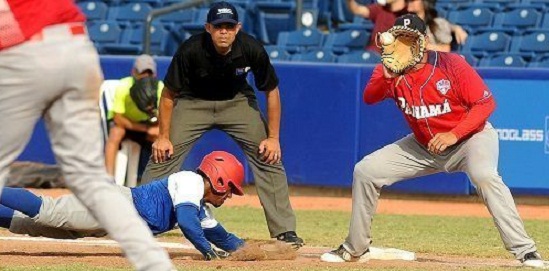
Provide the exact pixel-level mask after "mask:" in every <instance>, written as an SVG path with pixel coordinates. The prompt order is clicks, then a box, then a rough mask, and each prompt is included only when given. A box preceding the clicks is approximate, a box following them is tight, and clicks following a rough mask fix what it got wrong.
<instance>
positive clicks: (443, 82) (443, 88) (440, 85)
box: [437, 79, 450, 95]
mask: <svg viewBox="0 0 549 271" xmlns="http://www.w3.org/2000/svg"><path fill="white" fill-rule="evenodd" d="M437 90H438V91H439V92H440V93H442V95H446V93H448V90H450V80H447V79H440V80H438V82H437Z"/></svg>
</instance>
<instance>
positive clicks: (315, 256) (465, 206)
mask: <svg viewBox="0 0 549 271" xmlns="http://www.w3.org/2000/svg"><path fill="white" fill-rule="evenodd" d="M34 192H35V193H38V194H47V195H52V196H58V195H62V194H66V193H67V191H66V190H63V189H48V190H34ZM291 201H292V205H293V207H294V209H297V210H338V211H350V210H351V199H350V198H346V197H309V196H295V197H292V198H291ZM226 204H227V205H228V206H251V207H257V208H260V203H259V200H258V198H257V196H256V195H246V196H243V197H233V198H232V199H231V200H229V201H228V202H227V203H226ZM403 206H406V208H403ZM518 209H519V212H520V214H521V216H522V218H524V219H546V220H549V206H543V205H541V206H534V205H519V206H518ZM378 213H383V214H419V215H446V216H473V217H488V216H489V215H490V214H489V213H488V211H487V210H486V208H485V207H484V205H482V204H481V203H474V202H473V203H470V202H443V201H421V200H401V199H382V200H381V201H380V204H379V206H378ZM12 238H13V239H12ZM16 238H18V239H16ZM21 238H22V236H17V235H13V234H11V233H9V232H7V231H5V230H4V231H0V267H1V266H51V265H59V264H62V263H83V264H88V265H92V266H100V267H129V265H128V262H127V261H126V259H125V258H124V257H123V256H122V255H121V253H120V249H119V248H118V247H117V246H116V245H113V244H102V243H98V242H97V240H98V239H94V238H92V239H83V240H84V242H74V243H65V242H57V241H55V242H52V241H51V240H49V241H47V245H46V244H45V243H46V241H44V240H38V241H36V239H35V238H34V239H33V241H29V240H27V239H21ZM14 239H15V240H14ZM100 240H101V239H100ZM329 249H330V248H319V247H308V246H306V247H304V248H302V249H300V250H299V256H298V258H297V259H296V260H293V261H261V262H234V261H219V262H216V263H215V265H216V266H217V267H218V269H225V268H235V269H238V268H239V267H246V268H254V269H256V268H257V269H258V270H259V269H269V270H281V269H286V270H287V269H291V270H299V269H300V268H303V269H309V268H314V267H318V268H323V269H325V268H327V269H332V268H334V269H335V268H337V267H338V266H342V265H341V264H327V263H322V262H320V261H319V257H320V255H321V254H322V253H324V252H326V251H327V250H329ZM168 251H169V253H170V256H171V258H172V259H173V261H174V263H175V264H176V265H177V266H179V267H185V268H186V269H187V268H188V269H194V268H199V267H207V266H210V267H211V266H212V263H208V262H204V261H202V260H200V259H201V255H200V254H199V253H198V252H197V251H196V250H194V249H189V248H188V247H187V248H168ZM416 256H417V258H418V259H417V261H413V262H406V261H381V260H371V261H370V262H368V263H367V265H364V264H360V263H345V264H344V265H343V266H345V267H347V268H361V267H368V268H399V267H406V268H413V269H421V270H442V269H452V270H455V269H463V268H476V267H503V268H506V267H515V266H519V263H518V262H517V261H514V260H512V259H478V258H463V257H452V256H438V255H429V254H416ZM0 269H1V268H0Z"/></svg>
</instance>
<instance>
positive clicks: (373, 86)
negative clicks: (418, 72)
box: [363, 64, 393, 104]
mask: <svg viewBox="0 0 549 271" xmlns="http://www.w3.org/2000/svg"><path fill="white" fill-rule="evenodd" d="M392 85H393V79H387V78H385V76H383V67H382V66H381V64H378V65H377V66H376V67H375V69H374V71H373V72H372V77H370V81H368V84H367V85H366V87H365V88H364V94H363V99H364V102H365V103H367V104H375V103H377V102H380V101H383V100H384V99H385V98H387V97H392V96H393V95H392V94H393V92H392Z"/></svg>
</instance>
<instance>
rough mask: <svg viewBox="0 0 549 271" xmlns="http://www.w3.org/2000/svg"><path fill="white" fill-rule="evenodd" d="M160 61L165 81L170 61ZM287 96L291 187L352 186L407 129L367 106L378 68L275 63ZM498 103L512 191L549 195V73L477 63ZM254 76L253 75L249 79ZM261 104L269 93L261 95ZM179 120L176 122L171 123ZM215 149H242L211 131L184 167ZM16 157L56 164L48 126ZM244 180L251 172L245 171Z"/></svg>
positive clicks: (105, 60)
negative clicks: (365, 92)
mask: <svg viewBox="0 0 549 271" xmlns="http://www.w3.org/2000/svg"><path fill="white" fill-rule="evenodd" d="M157 60H158V71H159V77H160V78H163V76H164V74H165V72H166V69H167V67H168V65H169V61H170V58H168V57H160V58H157ZM132 63H133V58H132V57H122V56H116V57H115V56H102V57H101V64H102V67H103V71H104V74H105V78H106V79H118V78H121V77H124V76H127V75H128V74H129V72H130V69H131V66H132ZM274 65H275V68H276V70H277V73H278V75H279V77H280V90H281V99H282V109H283V110H282V111H283V116H282V127H281V143H282V147H283V154H284V165H285V167H286V171H287V174H288V182H289V183H290V184H293V185H307V186H328V187H350V186H351V184H352V172H353V167H354V165H355V163H356V162H357V161H359V160H360V159H362V157H364V156H365V155H367V154H369V153H371V152H372V151H374V150H376V149H378V148H380V147H382V146H384V145H386V144H389V143H391V142H393V141H395V140H397V139H399V138H402V137H403V136H405V135H407V134H408V133H410V130H409V128H408V127H407V125H406V123H405V122H404V119H403V117H402V116H401V113H400V111H399V110H398V109H397V108H396V106H395V105H394V103H393V102H391V101H385V102H382V103H380V104H378V105H374V106H367V105H365V104H363V103H362V89H363V87H364V85H365V84H366V82H367V80H368V79H369V78H370V75H371V72H372V70H373V66H371V65H355V64H348V65H342V64H314V63H294V62H292V63H290V62H275V63H274ZM478 71H479V73H480V74H481V76H482V77H483V78H484V79H485V80H486V82H487V84H488V86H489V87H490V88H491V89H492V91H493V93H494V95H495V98H496V101H497V103H498V107H497V109H496V112H495V113H494V114H493V116H492V117H491V118H490V121H491V122H492V123H493V125H494V126H495V127H496V128H497V129H498V133H499V135H500V163H499V171H500V173H501V175H502V177H503V179H504V181H505V183H506V184H507V185H509V187H510V188H511V189H512V191H513V192H514V193H518V194H531V195H549V174H546V172H545V170H544V169H545V167H546V166H547V165H549V91H547V90H549V81H548V80H547V79H546V78H549V70H542V69H528V70H526V69H510V68H503V69H498V68H478ZM252 80H253V79H252ZM258 98H259V101H260V105H262V106H264V104H265V101H264V95H262V94H261V93H259V94H258ZM174 121H177V120H174ZM214 149H223V150H228V151H231V152H233V153H235V154H236V155H237V156H238V157H239V158H240V159H241V160H244V156H243V153H242V151H240V149H239V148H238V146H237V145H236V144H235V143H234V142H233V141H232V139H230V138H229V137H228V136H226V135H225V134H224V133H222V132H219V131H212V132H209V133H207V134H206V135H205V136H204V137H203V138H202V139H201V140H199V142H198V143H197V145H195V147H194V149H193V151H192V152H191V153H190V155H189V157H188V159H187V161H186V162H185V163H184V165H183V167H184V168H185V169H193V168H194V167H196V166H197V165H198V163H199V162H200V158H201V157H202V156H203V155H204V154H206V153H207V152H209V151H212V150H214ZM19 160H31V161H40V162H45V163H55V160H54V158H53V155H52V153H51V150H50V149H49V143H48V140H47V135H46V132H45V129H44V127H43V123H42V122H39V123H38V129H37V130H36V131H35V133H34V135H33V138H32V140H31V142H30V144H29V145H28V147H27V148H26V149H25V151H24V153H23V154H22V155H21V156H20V158H19ZM247 180H248V181H252V180H253V178H252V175H251V172H250V171H249V169H247ZM389 189H390V190H393V191H399V192H408V193H422V194H469V193H472V192H473V188H472V186H471V184H470V183H469V180H468V179H467V177H466V176H465V174H463V173H456V174H437V175H432V176H428V177H421V178H417V179H415V180H409V181H404V182H401V183H398V184H395V185H393V186H391V187H390V188H389Z"/></svg>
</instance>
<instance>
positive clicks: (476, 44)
mask: <svg viewBox="0 0 549 271" xmlns="http://www.w3.org/2000/svg"><path fill="white" fill-rule="evenodd" d="M510 44H511V36H509V35H507V34H506V33H504V32H497V31H489V32H485V33H481V34H477V35H472V36H469V39H468V40H467V43H466V44H465V46H464V47H463V48H462V50H461V52H470V53H471V54H474V55H477V56H487V55H489V54H491V53H495V52H507V51H508V50H509V46H510Z"/></svg>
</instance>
